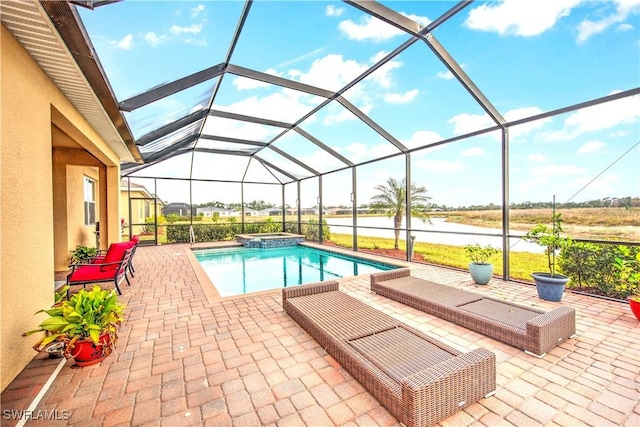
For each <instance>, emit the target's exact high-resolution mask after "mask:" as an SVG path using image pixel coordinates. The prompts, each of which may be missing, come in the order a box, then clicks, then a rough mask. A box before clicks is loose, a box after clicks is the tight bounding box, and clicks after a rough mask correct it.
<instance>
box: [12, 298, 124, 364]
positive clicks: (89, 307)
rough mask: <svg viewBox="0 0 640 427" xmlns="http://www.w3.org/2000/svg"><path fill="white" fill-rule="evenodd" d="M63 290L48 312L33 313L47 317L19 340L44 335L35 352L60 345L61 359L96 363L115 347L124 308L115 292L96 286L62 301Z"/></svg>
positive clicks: (35, 347)
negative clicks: (61, 350)
mask: <svg viewBox="0 0 640 427" xmlns="http://www.w3.org/2000/svg"><path fill="white" fill-rule="evenodd" d="M67 288H68V286H65V287H64V288H62V289H61V290H60V291H59V292H57V293H56V302H55V304H54V305H53V307H52V308H51V309H48V310H40V311H38V312H37V313H36V314H38V313H46V314H47V315H49V317H48V318H47V319H46V320H44V321H43V322H42V323H40V325H39V326H38V329H34V330H32V331H28V332H25V333H24V334H23V336H27V335H32V334H35V333H37V332H45V333H46V335H45V336H44V337H42V339H40V340H39V341H38V342H37V343H36V344H35V345H34V346H33V348H34V349H36V350H37V351H41V350H43V349H45V348H47V347H48V346H49V345H50V344H52V343H54V344H58V345H59V343H63V345H64V350H63V355H64V357H66V358H67V359H69V358H73V359H74V360H75V362H76V364H77V365H79V366H87V365H92V364H94V363H98V362H100V361H102V360H103V359H104V358H105V357H107V356H108V355H109V354H111V352H112V351H113V349H114V348H115V346H116V342H117V338H118V336H117V331H118V329H119V328H120V325H121V324H122V322H123V321H124V314H123V312H124V309H125V306H124V305H121V304H119V303H118V297H117V295H116V293H115V291H113V290H105V289H101V288H100V286H98V285H95V286H94V287H93V289H91V290H89V291H87V290H85V289H81V290H80V291H78V292H77V293H75V294H73V295H72V296H71V298H69V299H68V300H65V299H64V295H66V292H67Z"/></svg>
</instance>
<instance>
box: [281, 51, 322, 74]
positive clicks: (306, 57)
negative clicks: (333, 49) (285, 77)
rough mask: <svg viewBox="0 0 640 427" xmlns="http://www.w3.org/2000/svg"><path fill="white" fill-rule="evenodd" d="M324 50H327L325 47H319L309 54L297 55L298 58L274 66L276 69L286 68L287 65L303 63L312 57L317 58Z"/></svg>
mask: <svg viewBox="0 0 640 427" xmlns="http://www.w3.org/2000/svg"><path fill="white" fill-rule="evenodd" d="M326 48H327V46H322V47H319V48H317V49H314V50H312V51H311V52H307V53H303V54H302V55H299V56H297V57H295V58H293V59H289V60H287V61H284V62H281V63H279V64H278V65H276V68H281V67H288V66H289V65H291V64H295V63H296V62H300V61H304V60H305V59H310V58H313V57H314V56H317V55H318V54H320V53H321V52H322V51H323V50H325V49H326ZM292 71H293V70H292Z"/></svg>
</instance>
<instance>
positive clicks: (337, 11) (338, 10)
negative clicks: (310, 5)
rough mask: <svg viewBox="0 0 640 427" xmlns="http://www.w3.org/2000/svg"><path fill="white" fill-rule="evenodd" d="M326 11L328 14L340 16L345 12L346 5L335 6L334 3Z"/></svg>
mask: <svg viewBox="0 0 640 427" xmlns="http://www.w3.org/2000/svg"><path fill="white" fill-rule="evenodd" d="M324 13H325V15H327V16H340V15H342V14H343V13H344V7H335V6H334V5H332V4H330V5H329V6H327V8H326V9H325V11H324Z"/></svg>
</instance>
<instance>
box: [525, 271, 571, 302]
mask: <svg viewBox="0 0 640 427" xmlns="http://www.w3.org/2000/svg"><path fill="white" fill-rule="evenodd" d="M531 277H533V280H534V281H535V282H536V289H537V290H538V297H539V298H540V299H543V300H545V301H556V302H557V301H560V300H561V299H562V294H563V293H564V287H565V285H566V284H567V283H568V282H569V278H568V277H567V276H563V275H562V274H556V275H554V276H551V274H549V273H531Z"/></svg>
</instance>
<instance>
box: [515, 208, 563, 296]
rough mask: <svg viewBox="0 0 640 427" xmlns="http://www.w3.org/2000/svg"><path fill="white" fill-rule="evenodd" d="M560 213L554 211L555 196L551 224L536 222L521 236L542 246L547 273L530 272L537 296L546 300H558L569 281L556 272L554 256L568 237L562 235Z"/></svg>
mask: <svg viewBox="0 0 640 427" xmlns="http://www.w3.org/2000/svg"><path fill="white" fill-rule="evenodd" d="M561 233H562V214H561V213H559V212H558V213H556V211H555V197H554V203H553V213H552V226H551V227H549V226H547V225H545V224H538V225H536V226H535V227H533V228H532V229H531V230H530V231H529V232H528V233H527V234H525V235H524V236H522V238H523V239H524V240H526V241H527V242H531V243H536V244H538V245H540V246H542V247H543V248H544V251H545V254H546V255H547V262H548V265H549V273H543V272H534V273H531V276H532V277H533V280H534V282H535V284H536V289H537V291H538V297H540V298H541V299H543V300H547V301H560V300H561V299H562V294H563V292H564V287H565V286H566V284H567V283H568V282H569V278H568V277H567V276H565V275H563V274H559V273H556V256H557V255H558V251H559V250H560V249H562V248H563V247H564V246H565V245H566V244H567V243H569V242H570V239H569V238H567V237H563V236H562V235H561Z"/></svg>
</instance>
